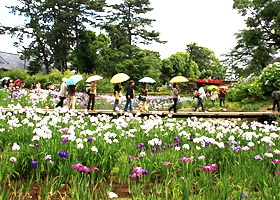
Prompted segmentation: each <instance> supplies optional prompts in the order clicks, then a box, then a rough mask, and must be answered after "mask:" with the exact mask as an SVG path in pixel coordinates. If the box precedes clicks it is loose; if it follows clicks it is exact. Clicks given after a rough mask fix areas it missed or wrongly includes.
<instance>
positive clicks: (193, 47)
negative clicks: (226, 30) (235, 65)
mask: <svg viewBox="0 0 280 200" xmlns="http://www.w3.org/2000/svg"><path fill="white" fill-rule="evenodd" d="M186 51H187V52H188V53H189V55H190V58H191V60H193V61H194V62H195V63H196V64H197V65H198V68H199V71H200V73H201V74H200V77H201V78H208V77H216V78H217V79H224V77H225V68H224V67H223V66H222V65H221V64H220V61H219V60H218V58H216V56H215V53H214V52H213V51H211V50H210V49H208V48H206V47H200V46H198V45H197V44H196V43H191V44H188V45H187V49H186ZM190 77H192V76H190Z"/></svg>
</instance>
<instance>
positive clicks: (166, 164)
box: [163, 162, 173, 166]
mask: <svg viewBox="0 0 280 200" xmlns="http://www.w3.org/2000/svg"><path fill="white" fill-rule="evenodd" d="M170 165H173V163H172V162H164V163H163V166H170Z"/></svg>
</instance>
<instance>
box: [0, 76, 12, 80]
mask: <svg viewBox="0 0 280 200" xmlns="http://www.w3.org/2000/svg"><path fill="white" fill-rule="evenodd" d="M9 79H10V77H3V78H1V80H0V81H4V80H9Z"/></svg>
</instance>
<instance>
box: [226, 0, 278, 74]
mask: <svg viewBox="0 0 280 200" xmlns="http://www.w3.org/2000/svg"><path fill="white" fill-rule="evenodd" d="M233 8H234V9H236V10H238V12H239V13H240V14H241V15H242V16H244V17H245V21H246V26H247V29H244V30H241V31H240V32H239V33H236V39H237V45H236V46H235V47H234V48H233V49H232V50H231V51H230V52H229V53H227V54H225V56H226V59H225V62H224V63H225V64H227V66H230V67H233V68H235V69H236V70H237V73H239V74H242V75H243V76H247V75H248V74H250V73H252V72H260V71H261V70H262V69H263V68H265V66H266V65H267V63H268V61H270V60H271V59H272V58H273V57H274V56H275V54H277V52H279V49H280V27H279V24H280V15H279V13H280V1H279V0H265V1H263V0H235V1H234V3H233Z"/></svg>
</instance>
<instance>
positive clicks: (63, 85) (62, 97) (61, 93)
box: [56, 78, 67, 107]
mask: <svg viewBox="0 0 280 200" xmlns="http://www.w3.org/2000/svg"><path fill="white" fill-rule="evenodd" d="M66 81H67V78H63V79H62V83H61V85H60V90H59V93H58V96H59V102H58V104H57V105H56V107H63V101H64V100H65V99H66V92H67V86H66Z"/></svg>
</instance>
